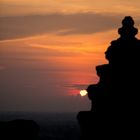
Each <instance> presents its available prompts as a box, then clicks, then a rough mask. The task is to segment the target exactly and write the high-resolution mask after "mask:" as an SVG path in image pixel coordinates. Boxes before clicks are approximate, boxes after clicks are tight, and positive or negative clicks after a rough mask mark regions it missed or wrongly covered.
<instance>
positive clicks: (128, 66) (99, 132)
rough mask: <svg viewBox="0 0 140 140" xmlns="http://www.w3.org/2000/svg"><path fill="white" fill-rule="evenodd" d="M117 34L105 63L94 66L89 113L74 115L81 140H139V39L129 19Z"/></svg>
mask: <svg viewBox="0 0 140 140" xmlns="http://www.w3.org/2000/svg"><path fill="white" fill-rule="evenodd" d="M118 33H119V34H120V37H119V38H118V39H117V40H114V41H112V42H111V45H110V46H109V47H108V49H107V51H106V52H105V56H106V59H107V60H108V62H109V63H108V64H104V65H99V66H96V71H97V75H98V76H99V78H100V80H99V82H98V83H97V84H93V85H90V86H89V87H88V88H87V91H88V97H89V99H90V100H91V101H92V108H91V111H81V112H79V114H78V116H77V118H78V121H79V124H80V127H81V133H82V140H100V139H102V138H103V139H109V140H115V139H118V140H119V139H122V138H123V139H127V138H129V139H130V138H131V140H136V139H139V138H138V137H140V136H139V135H140V130H139V127H140V95H139V94H140V40H138V39H137V38H136V37H135V35H136V34H137V33H138V30H137V29H136V28H135V27H134V21H133V19H132V17H130V16H127V17H125V18H124V19H123V21H122V27H121V28H119V29H118Z"/></svg>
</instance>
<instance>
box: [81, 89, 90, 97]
mask: <svg viewBox="0 0 140 140" xmlns="http://www.w3.org/2000/svg"><path fill="white" fill-rule="evenodd" d="M87 93H88V92H87V91H86V90H81V91H80V95H81V96H86V95H87Z"/></svg>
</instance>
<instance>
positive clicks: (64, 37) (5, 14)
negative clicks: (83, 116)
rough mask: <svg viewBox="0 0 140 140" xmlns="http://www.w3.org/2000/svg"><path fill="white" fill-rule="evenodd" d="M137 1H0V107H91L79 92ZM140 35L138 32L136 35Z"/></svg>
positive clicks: (139, 12)
mask: <svg viewBox="0 0 140 140" xmlns="http://www.w3.org/2000/svg"><path fill="white" fill-rule="evenodd" d="M139 7H140V0H106V1H105V0H0V111H55V112H62V111H65V112H78V111H81V110H89V109H90V101H89V100H88V98H87V96H86V97H81V96H80V95H79V91H80V90H82V89H85V88H87V86H88V85H89V84H93V83H97V82H98V77H97V75H96V71H95V66H96V65H100V64H104V63H107V61H106V60H105V58H104V57H105V56H104V52H105V51H106V49H107V47H108V46H109V45H110V42H111V41H112V40H115V39H117V38H118V37H119V35H118V33H117V29H118V28H119V27H121V20H122V19H123V18H124V16H129V15H130V16H132V17H133V19H134V20H135V26H136V27H137V28H139V27H140V8H139ZM137 37H138V38H140V35H137Z"/></svg>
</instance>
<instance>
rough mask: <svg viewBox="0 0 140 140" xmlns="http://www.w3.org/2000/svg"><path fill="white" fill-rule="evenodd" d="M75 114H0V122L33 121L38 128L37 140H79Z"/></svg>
mask: <svg viewBox="0 0 140 140" xmlns="http://www.w3.org/2000/svg"><path fill="white" fill-rule="evenodd" d="M76 115H77V114H76V113H46V112H41V113H35V112H0V122H4V121H11V120H16V119H23V120H34V121H35V122H36V123H37V124H38V125H39V127H40V129H39V140H79V137H80V130H79V126H78V124H77V120H76Z"/></svg>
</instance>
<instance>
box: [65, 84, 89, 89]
mask: <svg viewBox="0 0 140 140" xmlns="http://www.w3.org/2000/svg"><path fill="white" fill-rule="evenodd" d="M88 85H89V84H88V83H87V84H68V85H65V87H68V88H74V89H77V90H82V89H86V88H87V86H88Z"/></svg>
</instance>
